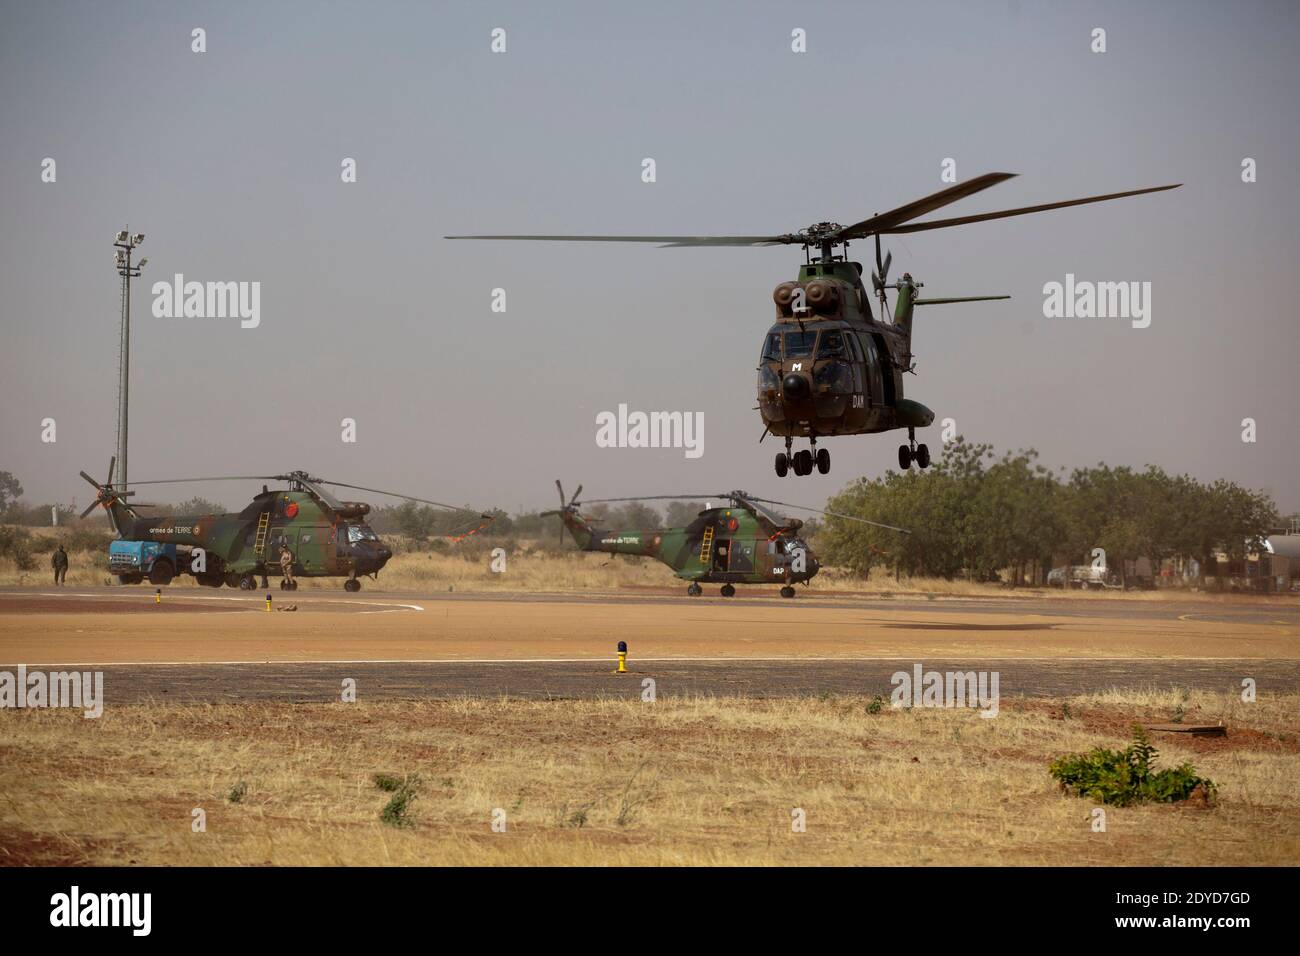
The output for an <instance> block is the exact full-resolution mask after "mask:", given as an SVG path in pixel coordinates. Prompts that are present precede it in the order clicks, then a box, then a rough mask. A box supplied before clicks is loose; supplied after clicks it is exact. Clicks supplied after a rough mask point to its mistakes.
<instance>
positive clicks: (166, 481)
mask: <svg viewBox="0 0 1300 956" xmlns="http://www.w3.org/2000/svg"><path fill="white" fill-rule="evenodd" d="M82 474H85V473H84V472H83V473H82ZM280 478H281V476H280V475H216V476H213V477H210V478H159V479H157V480H155V481H133V482H131V484H132V485H184V484H188V483H191V482H195V481H279V480H280Z"/></svg>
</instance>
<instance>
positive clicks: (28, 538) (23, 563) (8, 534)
mask: <svg viewBox="0 0 1300 956" xmlns="http://www.w3.org/2000/svg"><path fill="white" fill-rule="evenodd" d="M0 558H12V559H13V562H14V564H16V565H18V570H19V571H34V570H35V569H36V554H35V551H34V545H33V542H32V533H31V532H30V531H28V530H27V529H26V528H14V527H7V526H4V525H0Z"/></svg>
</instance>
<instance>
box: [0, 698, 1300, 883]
mask: <svg viewBox="0 0 1300 956" xmlns="http://www.w3.org/2000/svg"><path fill="white" fill-rule="evenodd" d="M1171 714H1177V715H1180V716H1182V717H1183V718H1185V719H1186V720H1187V721H1189V722H1212V721H1217V720H1223V721H1224V722H1225V723H1227V724H1228V726H1229V728H1230V729H1229V733H1228V736H1227V737H1223V738H1205V739H1198V738H1189V737H1188V736H1187V735H1185V734H1179V735H1158V736H1156V737H1155V743H1156V745H1157V746H1158V747H1159V748H1160V751H1161V755H1160V757H1159V758H1158V760H1157V766H1158V767H1169V766H1173V765H1175V764H1177V763H1180V762H1182V761H1184V760H1187V761H1191V762H1192V763H1193V764H1194V765H1195V768H1196V771H1197V772H1198V773H1199V774H1201V775H1202V776H1208V777H1209V778H1211V779H1212V780H1213V781H1214V782H1215V783H1216V784H1217V786H1218V796H1217V798H1216V800H1215V801H1214V802H1213V803H1212V804H1211V805H1209V806H1206V805H1204V804H1202V803H1201V802H1200V801H1192V802H1188V803H1185V804H1177V805H1168V804H1148V805H1142V806H1133V807H1123V808H1121V807H1105V808H1103V809H1104V813H1105V816H1104V826H1105V828H1104V830H1097V829H1095V825H1096V821H1097V820H1098V818H1097V817H1096V816H1095V815H1094V810H1096V809H1097V808H1098V805H1097V804H1095V803H1094V802H1093V801H1091V800H1086V799H1080V798H1079V797H1076V796H1073V795H1070V794H1067V793H1063V792H1062V791H1061V790H1060V789H1059V787H1058V786H1057V784H1056V782H1055V781H1054V780H1053V779H1052V778H1051V776H1050V775H1049V774H1048V772H1047V767H1048V764H1049V763H1050V761H1051V760H1052V759H1053V758H1054V757H1056V756H1058V755H1060V754H1062V753H1067V752H1078V751H1084V750H1089V749H1091V748H1093V747H1095V746H1098V745H1106V746H1114V747H1119V746H1123V744H1124V743H1125V741H1126V738H1127V737H1128V736H1129V728H1130V725H1131V724H1132V723H1133V722H1134V721H1166V720H1169V719H1170V717H1171ZM1297 714H1300V698H1297V697H1295V696H1288V697H1274V696H1269V695H1264V696H1261V698H1260V699H1259V700H1258V701H1257V702H1254V703H1250V704H1247V703H1244V702H1242V701H1241V700H1240V699H1239V697H1237V696H1236V695H1214V694H1205V693H1196V692H1192V693H1190V694H1186V693H1183V694H1179V693H1166V694H1150V693H1147V694H1125V695H1114V694H1111V695H1097V696H1090V697H1077V698H1069V699H1062V700H1058V701H1007V700H1004V701H1003V708H1002V711H1001V713H1000V714H999V716H998V717H997V718H996V719H981V718H980V717H979V716H978V715H977V714H976V713H975V712H973V711H971V710H966V709H946V710H945V709H937V710H936V709H910V710H894V709H891V708H890V707H888V705H886V706H885V707H884V708H883V709H882V708H881V707H879V706H878V705H873V702H872V701H871V700H870V699H868V698H865V697H860V696H857V697H854V696H846V697H838V696H829V697H824V698H800V699H793V698H786V699H778V700H767V701H755V700H746V699H739V700H735V699H733V700H725V701H723V700H716V699H710V698H694V699H689V698H688V699H674V700H660V701H658V702H657V703H644V702H640V701H637V700H617V701H616V700H596V701H518V700H501V699H468V700H465V699H462V700H458V701H439V702H411V701H396V702H385V703H369V704H367V703H357V704H342V703H334V704H278V703H253V704H219V705H190V706H178V705H174V704H171V705H159V704H133V705H124V706H114V707H112V708H108V709H106V710H105V712H104V715H103V716H102V717H101V718H100V719H97V720H85V719H83V718H82V717H81V716H80V714H76V713H70V712H68V711H49V710H44V711H31V710H26V711H19V712H10V713H7V714H4V715H0V716H2V717H3V719H4V721H5V728H6V730H5V733H4V734H3V735H0V864H10V865H32V864H36V865H40V864H53V863H61V864H74V865H80V864H121V865H131V864H168V865H183V864H197V865H213V864H215V865H234V866H240V865H265V864H278V865H311V864H347V865H354V864H355V865H360V864H370V865H387V864H450V865H459V864H479V865H482V864H489V865H490V864H506V865H530V864H535V865H568V864H585V865H618V864H652V865H653V864H686V865H700V864H712V865H730V864H749V865H767V864H867V865H927V864H946V865H973V866H984V865H988V866H992V865H1078V864H1084V865H1169V864H1180V865H1295V864H1296V863H1297V862H1300V805H1297V803H1296V801H1295V783H1296V781H1297V780H1298V779H1300V755H1298V754H1297V750H1298V749H1300V738H1298V736H1297V733H1298V731H1300V723H1298V721H1297ZM381 774H383V775H388V776H389V777H392V778H394V780H396V781H401V782H402V783H403V784H405V785H406V796H405V797H403V798H402V799H401V800H400V801H399V806H398V808H397V810H396V811H394V810H392V809H391V806H392V801H393V800H394V798H395V797H398V796H400V793H394V792H392V791H385V790H383V789H381V788H380V787H378V786H377V785H376V775H381ZM386 809H388V811H389V812H388V814H387V820H388V822H384V819H383V818H384V815H385V810H386ZM200 820H201V821H202V827H201V828H196V821H200ZM494 821H495V822H497V823H498V829H497V830H494V829H493V823H494ZM798 822H802V824H803V825H802V828H800V827H799V826H796V823H798Z"/></svg>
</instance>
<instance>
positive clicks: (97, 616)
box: [0, 589, 1300, 664]
mask: <svg viewBox="0 0 1300 956" xmlns="http://www.w3.org/2000/svg"><path fill="white" fill-rule="evenodd" d="M50 600H51V599H49V598H47V597H45V596H44V595H42V594H31V595H24V594H14V593H6V594H3V595H0V663H36V662H39V663H44V664H62V663H115V662H116V663H122V662H135V663H148V662H201V661H212V662H220V661H302V660H324V661H356V660H364V661H375V660H464V659H470V660H488V659H498V660H500V659H535V658H543V659H597V658H599V659H607V658H608V657H609V655H610V652H611V650H612V649H613V647H614V645H615V644H616V643H617V642H618V641H620V640H622V641H626V642H628V644H629V647H630V649H631V651H632V653H633V655H634V656H637V657H641V658H672V657H755V658H762V657H892V656H899V655H905V656H909V657H925V656H930V657H944V658H950V659H951V658H961V657H978V658H998V657H1020V658H1024V657H1058V656H1060V657H1086V658H1104V657H1157V658H1158V657H1180V658H1210V657H1224V658H1269V659H1277V660H1281V659H1294V658H1296V657H1297V656H1300V655H1298V654H1297V651H1298V650H1300V618H1297V615H1296V613H1295V611H1294V610H1274V609H1272V608H1269V607H1267V606H1265V607H1263V608H1262V609H1261V608H1260V607H1257V606H1256V605H1252V604H1244V605H1241V606H1240V607H1239V608H1238V609H1237V610H1236V611H1233V610H1232V608H1230V607H1228V606H1223V607H1216V608H1214V609H1211V610H1209V611H1206V612H1203V613H1201V612H1198V613H1183V612H1182V611H1181V610H1180V609H1179V608H1178V607H1169V608H1162V607H1154V608H1153V607H1152V606H1151V605H1149V604H1145V603H1144V604H1135V605H1132V606H1125V605H1124V604H1122V603H1120V602H1111V603H1109V604H1101V603H1097V604H1094V605H1092V607H1091V608H1090V607H1089V606H1088V605H1087V603H1086V602H1084V603H1083V604H1082V605H1075V604H1071V605H1059V606H1057V605H1051V606H1048V605H1046V604H1043V605H1023V606H1017V605H1016V604H1014V603H1012V604H1008V603H1005V602H997V604H996V606H985V605H981V606H975V605H970V606H968V605H964V604H961V603H959V602H950V603H948V604H941V603H940V602H935V604H933V605H932V606H925V607H921V606H909V607H906V608H897V609H896V608H894V607H891V606H890V604H889V602H874V603H870V602H858V603H853V604H834V603H825V602H812V601H799V600H795V601H787V602H782V601H779V600H764V601H761V602H760V601H756V600H752V599H751V600H743V599H733V600H731V601H724V600H722V599H712V600H706V599H699V600H696V601H690V600H688V599H685V598H681V599H673V600H649V599H646V598H639V597H626V596H624V597H611V598H608V599H605V598H594V599H592V598H588V599H578V598H572V599H565V598H555V599H549V600H540V599H536V598H530V597H529V596H516V597H514V598H509V599H507V598H504V597H496V596H489V595H479V596H475V597H472V598H464V599H458V600H450V599H437V598H434V599H423V598H412V597H408V596H405V595H361V596H359V597H356V598H354V597H352V596H347V597H344V596H342V595H338V596H324V595H310V594H306V593H304V592H297V593H296V594H291V595H287V596H286V595H284V594H282V593H278V592H277V593H276V595H275V599H274V601H273V606H274V607H277V608H279V607H286V606H288V605H293V606H295V607H296V608H297V610H296V611H293V612H284V611H273V612H270V613H267V612H266V611H265V610H264V597H263V596H257V595H254V596H237V595H233V594H232V595H226V594H224V593H218V594H214V595H195V594H189V595H188V596H182V595H178V594H175V593H173V594H166V595H164V598H163V603H162V604H161V605H156V604H155V603H154V596H153V594H152V592H148V593H146V592H143V591H138V592H129V593H128V594H126V595H123V594H122V593H121V592H120V591H118V592H113V591H111V590H109V589H105V591H104V593H103V594H102V595H99V594H93V593H92V594H91V596H90V597H89V598H88V599H82V598H78V597H77V596H75V595H71V594H67V595H58V597H57V599H56V600H57V601H58V602H60V603H59V605H58V606H59V613H48V610H47V609H48V607H49V605H48V604H47V603H46V602H48V601H50ZM31 601H35V602H38V606H39V608H40V610H41V613H39V614H37V613H31V607H30V606H29V604H28V603H27V602H31ZM87 602H88V603H87ZM127 608H130V609H131V611H130V613H126V609H127ZM196 608H199V609H202V610H205V611H212V612H213V613H211V614H200V613H196V612H195V609H196ZM232 608H234V609H239V610H240V611H243V612H244V613H230V612H229V611H230V609H232ZM218 609H224V611H225V612H224V613H217V611H218Z"/></svg>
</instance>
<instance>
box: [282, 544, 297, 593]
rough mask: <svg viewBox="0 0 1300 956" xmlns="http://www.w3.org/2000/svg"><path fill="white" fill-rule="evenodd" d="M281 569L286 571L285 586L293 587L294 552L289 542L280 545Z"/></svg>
mask: <svg viewBox="0 0 1300 956" xmlns="http://www.w3.org/2000/svg"><path fill="white" fill-rule="evenodd" d="M280 570H281V571H282V572H283V573H284V586H285V587H286V588H288V589H290V590H292V589H293V586H294V580H293V552H292V551H290V550H289V546H288V545H287V544H282V545H280Z"/></svg>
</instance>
